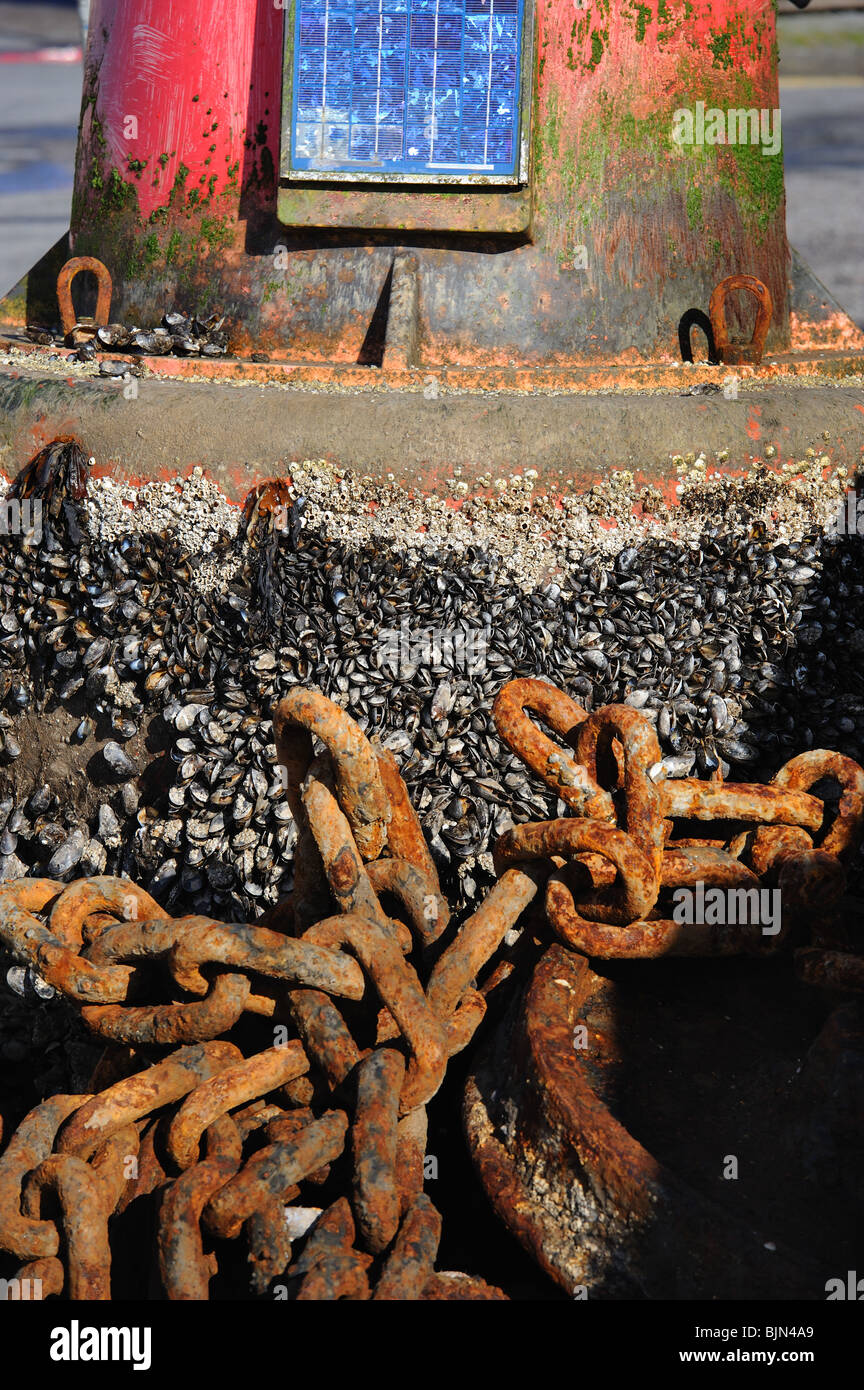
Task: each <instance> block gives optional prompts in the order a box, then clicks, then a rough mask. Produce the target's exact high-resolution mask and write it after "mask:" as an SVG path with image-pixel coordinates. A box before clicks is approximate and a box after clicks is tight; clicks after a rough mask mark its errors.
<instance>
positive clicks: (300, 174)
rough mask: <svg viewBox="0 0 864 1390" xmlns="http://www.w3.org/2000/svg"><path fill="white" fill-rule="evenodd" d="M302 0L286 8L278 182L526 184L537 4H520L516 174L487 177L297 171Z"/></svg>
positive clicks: (462, 172) (457, 173)
mask: <svg viewBox="0 0 864 1390" xmlns="http://www.w3.org/2000/svg"><path fill="white" fill-rule="evenodd" d="M299 2H300V0H287V4H285V31H284V59H283V87H282V140H281V158H280V170H279V174H280V178H281V179H282V180H283V181H286V182H290V183H329V184H333V183H337V184H367V185H373V186H375V187H378V188H380V187H382V186H384V187H386V186H388V185H389V186H392V187H397V188H399V187H405V186H413V187H417V186H424V187H428V188H429V189H434V188H440V187H458V188H469V189H470V188H511V189H512V188H518V187H520V186H523V185H525V184H527V182H528V178H529V167H530V139H531V111H532V105H533V90H534V25H535V18H534V13H535V0H524V10H523V22H522V51H521V54H520V55H518V63H519V101H518V104H517V110H516V119H515V122H514V134H515V139H516V145H517V153H516V159H515V170H514V172H513V173H512V174H509V175H503V174H500V173H495V174H486V173H479V172H471V171H470V170H467V169H466V170H459V171H455V172H452V173H450V172H447V171H444V170H442V171H441V172H440V173H438V172H431V171H422V172H421V171H416V170H409V171H405V172H402V171H392V172H391V171H389V170H377V169H374V168H372V167H370V166H369V165H368V164H366V165H363V166H361V167H358V168H357V169H300V168H297V167H295V166H294V164H293V162H292V151H291V145H292V141H291V135H292V125H293V118H294V34H295V29H296V24H295V19H296V12H297V5H298V3H299Z"/></svg>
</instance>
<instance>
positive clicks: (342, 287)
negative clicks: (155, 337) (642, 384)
mask: <svg viewBox="0 0 864 1390" xmlns="http://www.w3.org/2000/svg"><path fill="white" fill-rule="evenodd" d="M283 15H284V11H283V10H281V9H277V8H275V7H271V8H270V9H269V10H265V11H263V12H262V11H260V7H257V6H256V5H255V4H254V3H253V0H242V3H241V4H240V5H239V8H238V7H235V9H234V10H233V11H232V13H231V16H230V19H229V18H228V16H227V13H226V15H225V16H224V17H223V16H222V15H221V14H220V15H216V14H215V13H214V11H213V10H212V7H208V6H205V5H204V4H203V3H202V0H193V2H192V3H189V4H187V5H186V6H185V7H184V10H183V11H182V14H180V15H177V14H176V13H175V12H174V10H173V9H172V8H171V6H170V4H169V3H168V0H136V3H135V4H134V5H129V6H124V7H122V9H120V10H118V9H117V8H116V7H114V6H113V5H109V4H108V3H107V0H95V3H94V15H93V29H92V41H91V43H90V45H89V49H88V56H87V73H86V81H85V104H84V116H83V122H82V130H81V139H80V145H79V153H78V161H77V172H76V189H75V203H74V208H73V218H72V242H73V249H74V251H75V253H76V254H82V253H83V254H87V253H92V254H96V255H99V256H100V257H101V259H103V260H104V261H105V263H106V265H108V267H109V269H110V270H111V273H112V277H113V279H114V282H115V302H116V309H115V313H116V315H117V316H118V317H120V318H132V319H137V320H138V321H140V322H142V323H145V324H146V323H150V322H153V323H155V322H156V321H157V320H158V318H159V316H160V315H161V312H163V311H164V304H165V301H166V299H167V300H171V301H174V302H175V303H176V304H177V305H178V306H179V307H181V308H182V307H186V308H195V307H199V308H204V309H207V308H209V307H211V306H213V305H219V306H220V308H221V310H222V311H224V312H227V314H228V315H229V319H230V320H231V324H232V347H233V348H234V349H235V350H237V351H240V352H241V353H245V354H248V352H249V351H251V350H253V349H255V348H257V349H261V350H264V351H275V352H279V353H285V352H289V353H290V354H291V355H292V356H293V357H294V358H295V359H299V360H305V361H318V362H342V363H351V362H357V360H358V357H359V355H360V351H361V346H362V344H363V341H364V338H365V335H366V331H367V329H368V327H369V324H370V322H371V319H372V316H373V314H374V311H375V307H376V304H377V302H378V299H379V296H380V294H381V292H382V289H383V287H384V286H385V284H386V281H387V278H388V274H389V272H390V270H391V267H392V264H393V257H394V251H398V250H400V249H403V248H408V249H410V250H411V251H412V254H414V255H416V257H417V261H418V286H419V296H418V302H419V306H420V310H419V312H420V331H419V339H418V341H419V343H420V349H421V350H420V358H419V360H420V362H422V364H423V365H424V366H425V367H427V368H431V367H441V366H443V365H444V364H447V363H451V364H455V363H463V364H472V365H474V366H476V367H477V368H479V369H481V370H482V369H486V368H489V367H493V366H504V365H506V364H507V363H508V362H509V361H511V360H512V359H516V360H518V361H520V362H524V363H529V364H532V365H539V364H540V363H543V362H546V363H553V364H555V365H556V366H558V367H561V368H565V369H569V368H572V367H573V366H575V365H577V364H579V363H583V364H584V363H590V362H598V361H606V362H616V363H619V364H621V365H625V364H627V363H628V362H633V361H638V360H643V361H644V360H652V359H663V358H665V359H666V360H672V359H674V357H675V356H676V353H677V345H676V331H677V323H678V320H679V319H680V317H681V314H682V313H683V312H684V310H685V309H687V308H688V307H689V306H690V305H692V304H704V303H707V301H708V298H709V294H710V291H711V289H712V288H713V286H714V285H716V284H717V283H718V281H719V280H721V279H722V278H724V276H727V275H730V274H741V273H744V274H748V275H755V276H757V277H758V278H759V279H761V280H763V281H764V282H765V284H766V285H767V286H768V288H769V290H770V292H771V296H772V299H773V301H774V305H775V313H774V320H773V323H772V329H771V333H770V335H769V341H768V347H769V350H771V351H774V352H776V351H777V350H779V349H782V348H783V347H785V346H787V345H788V342H789V312H788V297H787V288H786V257H787V248H786V240H785V228H784V205H783V176H782V155H781V153H780V152H779V149H778V150H776V151H772V152H769V153H767V154H763V147H762V145H761V143H756V144H754V143H751V142H750V141H749V140H744V141H742V142H732V143H730V142H727V141H726V139H725V138H724V140H723V142H722V143H715V144H712V143H710V142H708V141H705V142H704V143H702V144H691V145H689V146H688V145H685V144H683V143H681V142H680V141H677V140H676V139H675V138H674V135H673V126H674V120H675V115H676V112H678V111H680V110H681V109H691V108H692V107H693V105H694V103H693V93H694V91H696V90H698V91H699V93H700V97H701V99H702V100H703V101H704V102H705V104H706V106H708V107H709V108H716V109H719V110H721V111H722V112H724V113H726V112H728V111H732V112H736V113H737V112H739V111H740V112H742V114H743V113H744V112H745V111H749V110H751V109H752V110H754V111H763V110H764V111H767V112H772V111H773V110H774V109H776V107H777V106H778V98H777V76H776V46H775V16H774V10H773V6H772V5H766V4H760V5H759V6H757V7H755V9H754V7H753V6H752V4H750V3H749V2H748V0H686V3H685V0H669V3H668V4H666V5H664V7H663V10H662V12H660V13H658V14H656V15H655V14H653V13H650V12H649V11H648V10H647V8H645V7H639V6H635V7H623V8H615V7H610V6H606V5H604V6H603V7H602V12H601V11H600V10H599V9H598V8H597V7H592V8H585V9H583V10H581V11H579V12H577V13H576V14H575V16H574V15H573V14H571V12H570V10H569V9H567V7H564V6H554V5H541V6H539V7H538V14H537V35H536V39H537V42H536V62H535V67H534V80H535V93H534V111H535V125H534V131H533V136H532V148H531V151H530V166H531V167H530V176H529V185H528V190H530V191H525V190H523V192H522V194H521V198H520V196H519V195H505V194H502V193H489V194H480V193H477V192H474V193H463V192H453V191H451V190H447V191H444V190H442V191H441V192H429V193H421V192H414V193H410V194H407V193H403V192H402V190H398V189H390V188H389V187H382V188H374V187H372V188H366V189H364V190H363V191H362V192H355V191H347V192H342V191H341V190H339V189H337V188H335V187H334V186H333V185H331V186H329V187H327V186H326V185H325V186H324V187H323V188H321V187H320V186H316V187H315V188H312V189H310V188H309V187H308V185H307V186H306V187H303V188H300V189H296V190H295V189H293V188H291V189H285V190H282V191H281V193H280V190H279V187H278V175H277V170H278V164H279V125H280V122H279V117H278V111H279V93H280V88H281V76H282V74H281V54H282V43H281V38H282V35H281V30H282V21H283ZM130 117H131V118H133V120H132V123H131V124H130ZM766 148H767V147H766ZM646 189H648V190H650V196H648V197H647V198H646ZM508 197H509V198H510V199H511V200H512V204H513V211H511V210H510V209H511V202H510V201H505V199H507V198H508ZM493 198H495V199H498V200H499V202H500V209H499V207H498V205H493V203H492V199H493ZM409 199H410V202H406V200H409ZM481 200H485V201H481ZM529 200H530V213H531V221H530V229H529V228H528V215H529ZM342 209H344V216H343V213H342V211H341V210H342ZM451 209H452V212H451ZM280 214H281V217H282V218H283V219H287V218H289V217H290V218H295V217H296V219H297V221H298V222H299V223H303V224H305V225H306V226H308V227H309V230H308V231H307V230H305V227H304V226H302V225H298V226H293V227H286V226H285V225H284V224H283V222H281V221H280ZM373 219H374V220H375V223H376V225H377V228H378V230H372V231H369V230H366V231H364V230H362V229H361V227H360V226H359V225H358V224H362V223H366V224H367V226H368V224H369V223H370V222H372V221H373ZM448 221H449V222H451V223H452V224H453V225H454V226H455V227H456V228H458V230H455V231H453V232H450V233H448V232H446V231H442V230H441V228H442V225H443V224H445V223H447V222H448ZM313 224H317V226H313ZM322 224H323V225H322ZM610 227H611V228H612V229H613V231H612V233H611V235H610V232H609V229H610ZM529 238H530V240H529ZM280 247H281V248H284V250H283V251H282V252H281V253H280V250H279V248H280ZM55 276H56V271H55ZM32 295H33V298H34V300H35V298H36V297H37V296H38V290H37V288H36V286H35V284H34V286H33V290H32ZM157 307H158V308H159V312H158V313H157V312H156V309H157ZM802 321H803V320H802ZM838 328H839V325H835V327H834V332H835V334H836V332H837V331H838ZM845 331H846V333H847V334H848V332H849V331H850V326H849V324H848V320H846V327H845ZM851 332H852V333H853V334H854V328H852V329H851Z"/></svg>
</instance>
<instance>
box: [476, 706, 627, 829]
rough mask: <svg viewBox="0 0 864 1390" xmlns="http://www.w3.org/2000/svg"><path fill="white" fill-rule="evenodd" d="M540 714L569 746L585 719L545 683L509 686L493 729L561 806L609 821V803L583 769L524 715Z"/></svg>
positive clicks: (495, 711) (494, 712)
mask: <svg viewBox="0 0 864 1390" xmlns="http://www.w3.org/2000/svg"><path fill="white" fill-rule="evenodd" d="M529 710H531V712H532V713H534V714H538V715H539V716H540V717H541V719H544V720H545V721H546V723H547V724H549V725H550V727H551V728H553V729H554V730H555V731H556V733H558V734H559V735H560V736H561V738H563V739H567V740H569V739H570V738H571V737H573V736H574V735H575V733H576V730H577V729H578V728H579V726H580V725H581V724H582V723H583V722H584V721H585V720H586V719H587V718H588V714H587V711H585V710H584V709H582V707H581V705H577V704H576V702H575V700H571V699H570V696H569V695H567V694H565V692H564V691H563V690H557V689H556V688H555V687H554V686H552V685H547V684H546V682H545V681H538V680H532V679H525V680H518V681H508V683H507V685H505V686H503V687H502V689H501V690H499V692H498V694H497V695H496V697H495V703H494V705H493V706H492V717H493V719H494V720H495V727H496V729H497V730H498V732H499V734H500V735H501V737H502V738H503V740H504V742H505V743H506V744H507V746H508V748H512V750H513V752H514V753H517V754H518V755H519V757H520V758H521V759H522V761H523V762H524V763H525V764H526V765H527V766H528V767H529V768H531V770H532V772H535V773H536V774H537V776H538V777H540V778H542V780H543V781H544V782H545V783H546V785H547V787H549V789H550V791H554V792H556V793H557V795H558V796H560V798H561V800H562V801H565V802H566V803H567V805H568V806H569V807H570V808H571V810H573V811H575V812H576V814H577V815H588V816H594V817H596V818H597V819H598V820H611V819H612V818H613V816H614V809H613V806H612V799H611V797H610V796H609V794H608V792H604V791H603V789H602V788H601V787H598V786H597V783H596V781H595V780H594V779H593V778H592V777H591V776H590V775H589V774H587V772H586V769H585V768H584V767H583V766H582V765H581V764H580V763H579V762H577V760H576V759H575V758H574V757H572V756H571V755H570V754H568V753H565V752H564V750H563V749H561V748H560V747H558V746H557V745H556V744H554V743H553V742H552V740H551V739H550V738H548V737H547V736H546V735H545V734H543V733H541V732H540V730H539V729H538V728H537V727H536V725H535V724H534V723H533V722H532V720H531V719H530V717H529V715H528V711H529Z"/></svg>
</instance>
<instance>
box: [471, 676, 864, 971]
mask: <svg viewBox="0 0 864 1390" xmlns="http://www.w3.org/2000/svg"><path fill="white" fill-rule="evenodd" d="M529 711H530V712H532V713H534V714H535V715H538V716H539V717H540V718H541V719H542V720H543V721H544V722H545V723H546V724H547V725H548V726H549V727H550V728H552V729H553V730H554V731H555V732H556V733H557V734H558V735H559V736H560V737H561V738H562V739H563V740H564V741H565V743H568V744H569V746H570V747H571V748H572V749H573V750H574V751H575V754H576V756H575V758H574V757H573V756H571V755H570V754H569V753H567V752H565V751H564V750H563V749H562V748H561V747H560V746H559V745H558V744H556V743H554V742H553V741H552V740H551V739H549V738H548V737H547V736H546V735H545V734H544V733H542V732H541V730H540V729H538V728H537V726H536V724H535V723H534V722H533V721H532V719H531V718H530V715H529ZM493 716H494V719H495V723H496V726H497V728H498V732H499V733H500V735H501V737H502V738H503V739H504V740H505V742H506V743H507V744H508V745H509V747H510V748H512V749H513V751H514V752H515V753H517V754H518V755H519V756H520V757H521V758H522V759H523V761H524V762H525V763H526V764H527V766H528V767H529V768H531V769H532V771H533V772H534V773H536V775H537V776H538V777H540V778H541V779H542V780H543V781H544V782H545V783H546V785H547V786H548V787H549V788H551V789H552V790H553V791H555V792H556V793H557V794H558V796H559V797H560V799H561V800H562V801H564V802H565V803H566V805H567V806H568V808H569V809H570V810H571V811H572V812H573V813H574V814H573V816H572V817H567V818H564V819H558V820H551V821H539V822H533V823H529V824H526V825H520V826H516V827H515V828H514V829H512V830H510V831H508V832H507V833H506V834H504V835H502V836H501V838H500V839H499V841H498V844H497V846H496V849H495V863H496V868H497V871H498V872H499V873H501V872H502V871H504V870H507V869H508V868H509V867H510V866H512V865H514V864H525V863H529V862H531V861H538V862H539V863H542V864H544V865H545V866H546V868H547V870H552V871H551V872H550V873H549V877H548V881H547V882H546V888H545V908H546V915H547V917H548V920H549V923H550V925H551V926H552V928H553V930H554V931H555V933H556V934H557V935H558V937H559V938H560V939H561V940H562V941H563V942H565V944H566V945H568V946H570V947H572V948H574V949H575V950H577V951H581V952H583V953H584V954H585V955H589V956H596V957H601V958H606V959H611V958H638V957H647V956H666V955H690V956H694V955H695V956H699V955H728V954H737V953H738V952H742V951H743V952H748V953H754V954H763V953H765V952H772V951H776V950H777V949H778V947H780V946H781V945H783V944H785V943H788V942H789V941H790V939H793V938H794V937H795V935H796V927H798V926H800V924H801V923H802V922H808V921H809V920H810V919H811V918H812V917H813V916H814V914H816V915H817V916H818V919H819V920H818V922H817V923H816V924H815V926H814V940H815V942H816V943H817V944H815V945H813V946H811V947H807V948H799V949H798V950H796V966H797V969H798V971H799V973H800V974H801V975H802V977H803V978H804V979H807V980H809V981H810V982H811V983H824V984H827V985H833V986H836V987H840V988H846V989H861V988H864V959H862V958H861V956H860V955H857V954H856V953H855V952H854V950H853V951H849V950H844V949H842V947H844V946H847V945H849V944H850V943H851V942H852V940H853V936H852V933H851V931H850V927H849V924H848V916H849V912H848V903H847V904H845V905H842V906H841V903H842V900H843V895H844V893H845V890H846V873H845V870H844V867H843V862H842V861H843V860H844V859H846V858H848V857H849V856H850V855H851V854H852V853H853V852H854V851H855V850H857V849H858V847H859V845H860V843H861V839H862V836H864V770H862V768H861V767H859V765H858V764H857V763H856V762H853V760H852V759H851V758H847V757H844V756H843V755H842V754H840V753H833V752H828V751H826V750H822V749H818V750H812V751H810V752H808V753H802V754H800V755H799V756H797V757H795V758H792V759H791V760H790V761H789V762H788V763H786V764H785V765H784V766H783V767H782V768H781V769H780V770H779V772H778V773H777V774H776V776H775V777H774V779H773V781H772V782H771V783H770V784H769V785H767V786H761V785H757V784H753V783H735V782H724V781H723V780H722V778H721V777H720V774H719V773H715V774H714V778H713V780H711V781H708V782H703V781H699V780H696V779H691V778H680V779H678V780H675V781H666V780H663V775H664V774H663V765H662V761H661V759H662V754H661V751H660V746H659V744H658V741H657V737H656V734H655V733H654V730H653V728H652V727H651V725H650V724H649V723H648V721H647V720H646V719H644V718H643V717H642V716H641V715H640V714H639V713H638V711H636V710H634V709H631V708H630V707H629V706H627V705H607V706H605V707H604V708H602V709H599V710H596V711H595V712H594V713H593V714H590V715H588V714H586V712H585V710H583V709H582V708H581V707H580V706H579V705H577V704H575V702H574V701H573V700H571V699H570V698H569V696H568V695H566V694H565V693H564V692H563V691H561V690H558V689H556V688H555V687H554V686H549V685H546V684H545V683H544V682H542V681H537V680H518V681H511V682H510V683H509V684H508V685H506V686H504V687H503V689H502V690H501V691H500V693H499V695H498V697H497V699H496V701H495V705H494V709H493ZM820 786H824V787H825V789H826V795H827V792H828V789H829V788H831V787H839V789H840V796H839V802H838V803H837V805H836V809H835V810H834V814H833V815H832V814H831V808H829V804H828V802H827V801H826V800H823V799H822V797H820V796H819V795H817V794H816V791H817V789H818V788H819V787H820ZM606 788H609V790H607V789H606ZM706 822H707V823H709V824H707V825H706V824H705V823H706ZM706 831H707V834H706V833H705V832H706ZM700 832H701V833H700ZM766 884H770V885H772V886H773V885H776V886H777V888H778V890H779V894H780V898H781V900H782V926H780V928H779V930H777V931H776V932H772V934H771V935H769V936H766V935H765V933H764V931H763V927H762V925H760V923H759V922H758V921H755V922H754V921H750V922H743V923H742V922H741V921H737V922H727V921H710V920H705V921H701V922H700V921H692V922H686V923H684V922H681V921H677V920H669V919H668V918H664V917H663V916H662V914H661V912H660V911H659V910H658V906H657V905H658V900H659V899H660V895H661V893H662V892H663V891H664V890H669V889H672V890H674V889H681V888H687V889H695V888H697V886H700V885H701V888H702V889H703V890H704V889H705V888H709V889H710V888H719V889H723V890H729V891H740V892H742V893H744V894H748V893H751V892H752V891H753V890H757V891H758V890H760V889H761V888H762V887H763V886H764V885H766ZM706 916H707V914H706ZM837 946H840V947H841V949H839V950H837V949H833V948H834V947H837Z"/></svg>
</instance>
